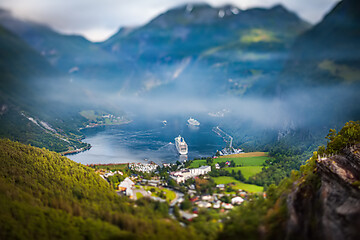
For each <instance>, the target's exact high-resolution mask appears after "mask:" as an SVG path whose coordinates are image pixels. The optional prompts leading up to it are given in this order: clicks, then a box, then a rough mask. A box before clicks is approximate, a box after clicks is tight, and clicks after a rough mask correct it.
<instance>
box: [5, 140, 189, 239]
mask: <svg viewBox="0 0 360 240" xmlns="http://www.w3.org/2000/svg"><path fill="white" fill-rule="evenodd" d="M0 204H1V206H6V207H2V208H1V209H0V238H1V239H79V238H80V239H81V238H84V239H112V238H127V239H129V238H135V237H136V238H137V239H144V238H146V239H149V238H151V239H169V238H178V239H190V238H194V235H193V234H194V231H193V230H192V229H191V228H189V229H187V230H186V231H185V229H183V228H182V227H180V225H179V224H177V223H175V222H173V221H172V220H170V219H169V218H168V205H167V203H159V202H153V201H151V200H149V199H144V200H141V201H137V202H136V204H137V205H138V206H137V207H136V208H134V207H133V203H132V202H131V201H129V200H128V199H127V198H125V197H119V196H118V195H117V194H116V193H115V191H113V190H111V188H110V186H109V184H108V183H107V182H106V181H104V180H103V179H102V178H101V177H100V176H98V175H97V174H96V173H95V172H94V171H93V170H92V169H91V168H88V167H85V166H83V165H81V164H79V163H75V162H73V161H71V160H69V159H67V158H66V157H62V156H61V155H59V154H57V153H54V152H50V151H48V150H45V149H38V148H34V147H30V146H26V145H23V144H20V143H15V142H11V141H9V140H3V139H2V140H0Z"/></svg>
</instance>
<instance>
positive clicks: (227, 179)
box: [213, 177, 264, 193]
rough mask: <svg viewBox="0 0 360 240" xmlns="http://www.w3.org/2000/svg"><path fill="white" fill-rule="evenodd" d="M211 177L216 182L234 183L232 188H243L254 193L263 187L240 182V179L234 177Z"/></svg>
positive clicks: (260, 190)
mask: <svg viewBox="0 0 360 240" xmlns="http://www.w3.org/2000/svg"><path fill="white" fill-rule="evenodd" d="M213 179H214V181H215V183H216V184H229V183H234V186H232V188H234V189H241V190H245V191H247V192H252V193H256V192H262V191H263V190H264V188H263V187H260V186H257V185H253V184H247V183H243V182H240V181H238V180H236V179H234V178H233V177H214V178H213Z"/></svg>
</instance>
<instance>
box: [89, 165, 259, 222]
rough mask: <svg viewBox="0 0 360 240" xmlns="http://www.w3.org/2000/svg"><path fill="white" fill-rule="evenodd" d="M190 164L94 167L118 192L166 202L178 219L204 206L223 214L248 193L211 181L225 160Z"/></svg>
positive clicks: (195, 214)
mask: <svg viewBox="0 0 360 240" xmlns="http://www.w3.org/2000/svg"><path fill="white" fill-rule="evenodd" d="M200 161H202V160H200ZM208 162H209V163H210V162H211V161H208ZM192 164H193V162H192V161H189V162H184V163H179V162H177V163H172V164H162V166H160V165H157V164H156V163H154V162H149V163H129V164H120V165H109V166H103V167H104V168H101V166H97V167H96V171H97V172H98V173H99V174H100V176H101V177H102V178H103V179H104V180H106V181H108V182H109V184H110V185H111V186H112V187H113V188H114V190H115V191H116V192H117V193H118V194H119V195H121V196H126V197H128V198H129V199H132V200H138V199H141V198H149V199H152V200H153V201H159V202H166V203H168V204H169V214H170V216H172V217H174V218H175V217H176V218H177V219H178V220H180V221H192V219H194V218H196V217H198V215H199V214H201V212H203V211H206V209H213V210H215V211H217V212H219V213H221V214H227V213H228V212H229V211H231V210H232V209H233V208H236V206H238V205H241V204H242V203H243V202H244V201H247V200H248V198H249V195H252V193H249V192H248V191H245V190H243V189H233V188H232V186H233V184H232V183H226V184H216V183H215V182H214V180H213V179H212V177H211V176H210V175H211V172H212V171H219V170H220V169H221V166H222V167H223V168H224V167H228V165H230V162H229V161H226V162H224V163H223V164H219V163H212V164H211V165H210V164H209V165H202V166H199V167H191V165H192ZM220 165H221V166H220ZM213 173H214V172H213ZM264 196H265V195H264Z"/></svg>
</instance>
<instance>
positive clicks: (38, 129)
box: [0, 26, 87, 152]
mask: <svg viewBox="0 0 360 240" xmlns="http://www.w3.org/2000/svg"><path fill="white" fill-rule="evenodd" d="M0 46H1V48H0V76H1V83H0V106H1V111H0V126H1V127H0V136H1V137H7V138H10V139H13V140H17V141H21V142H23V143H26V144H32V145H34V146H39V147H46V148H48V149H52V150H55V151H59V152H61V151H67V150H68V149H69V148H70V149H74V148H80V147H85V146H87V144H84V143H81V142H80V141H79V139H80V138H81V137H82V134H81V133H80V132H79V131H78V130H77V129H78V128H79V126H81V123H82V122H83V121H84V120H85V119H82V117H81V116H80V115H79V114H78V111H79V110H78V109H76V107H74V104H72V105H66V104H63V102H59V99H61V98H63V97H66V96H68V95H67V94H69V91H68V90H67V89H71V88H70V85H71V84H70V82H69V81H68V78H67V77H66V76H64V75H62V74H61V73H60V72H59V71H58V70H56V69H55V68H54V67H52V66H51V65H50V64H49V63H48V61H47V60H46V59H45V58H43V57H42V56H41V55H40V54H39V53H38V52H37V51H35V50H34V49H32V48H31V47H30V46H28V45H27V44H26V43H25V42H24V41H23V40H21V39H20V38H19V37H17V36H16V35H14V34H13V33H11V32H9V31H8V30H6V29H4V28H3V27H1V26H0ZM74 100H75V99H74ZM69 119H72V121H71V122H69V123H66V124H65V121H66V120H69Z"/></svg>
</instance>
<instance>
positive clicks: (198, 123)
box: [187, 118, 200, 126]
mask: <svg viewBox="0 0 360 240" xmlns="http://www.w3.org/2000/svg"><path fill="white" fill-rule="evenodd" d="M187 121H188V123H189V124H190V125H193V126H199V125H200V122H199V121H198V120H196V119H194V118H189V119H188V120H187Z"/></svg>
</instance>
